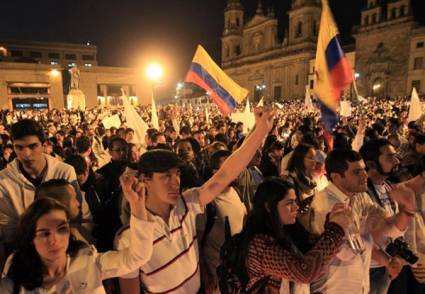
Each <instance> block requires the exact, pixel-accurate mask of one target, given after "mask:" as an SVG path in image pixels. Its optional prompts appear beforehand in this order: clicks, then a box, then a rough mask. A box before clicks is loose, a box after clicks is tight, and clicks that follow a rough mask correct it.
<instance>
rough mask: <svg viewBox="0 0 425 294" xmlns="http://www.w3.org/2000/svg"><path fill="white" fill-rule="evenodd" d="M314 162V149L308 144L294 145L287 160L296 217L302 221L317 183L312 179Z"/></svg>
mask: <svg viewBox="0 0 425 294" xmlns="http://www.w3.org/2000/svg"><path fill="white" fill-rule="evenodd" d="M316 164H317V163H316V150H315V149H314V147H313V146H312V145H308V144H299V145H298V146H297V147H295V149H294V152H293V153H292V156H291V158H290V159H289V162H288V176H287V180H288V181H290V182H291V183H292V184H293V185H294V189H295V195H296V197H297V204H298V206H299V215H298V217H300V218H302V219H303V223H304V218H305V217H306V215H307V213H308V211H309V209H310V204H311V201H312V200H313V196H314V193H315V192H316V186H317V184H316V182H315V180H314V179H313V171H314V170H315V167H316Z"/></svg>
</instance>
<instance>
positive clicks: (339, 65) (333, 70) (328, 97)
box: [314, 0, 353, 149]
mask: <svg viewBox="0 0 425 294" xmlns="http://www.w3.org/2000/svg"><path fill="white" fill-rule="evenodd" d="M352 81H353V71H352V68H351V65H350V63H349V62H348V59H347V58H346V56H345V55H344V52H343V51H342V48H341V45H340V43H339V40H338V28H337V26H336V24H335V21H334V19H333V16H332V12H331V10H330V8H329V4H328V0H322V16H321V19H320V29H319V37H318V39H317V51H316V63H315V83H314V92H315V94H316V95H317V97H318V98H319V102H320V109H321V114H322V122H323V124H324V129H325V132H326V133H327V134H325V137H326V135H327V136H328V139H329V140H331V138H332V137H331V134H332V131H333V128H334V127H335V126H336V124H337V123H338V120H339V119H338V115H337V113H336V110H337V108H338V107H339V104H340V99H341V94H342V91H343V90H345V89H346V88H348V87H349V85H350V84H351V82H352ZM329 140H327V141H328V148H329V147H330V148H329V149H332V142H330V141H329ZM330 145H331V146H330Z"/></svg>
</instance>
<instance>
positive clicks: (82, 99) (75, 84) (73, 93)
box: [66, 65, 86, 110]
mask: <svg viewBox="0 0 425 294" xmlns="http://www.w3.org/2000/svg"><path fill="white" fill-rule="evenodd" d="M69 72H70V74H71V85H70V90H69V93H68V95H67V96H66V104H67V105H66V106H67V109H71V108H75V109H80V110H85V109H86V96H85V95H84V93H83V91H81V90H80V70H79V69H78V67H77V66H76V65H75V66H74V67H72V68H71V69H70V70H69Z"/></svg>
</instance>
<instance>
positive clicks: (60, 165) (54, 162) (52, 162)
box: [44, 154, 74, 170]
mask: <svg viewBox="0 0 425 294" xmlns="http://www.w3.org/2000/svg"><path fill="white" fill-rule="evenodd" d="M44 156H45V157H46V159H47V166H48V168H51V169H53V170H55V169H60V170H73V169H74V168H73V167H72V166H71V165H69V164H68V163H65V162H63V161H62V160H60V159H58V158H56V157H53V156H50V155H47V154H45V155H44Z"/></svg>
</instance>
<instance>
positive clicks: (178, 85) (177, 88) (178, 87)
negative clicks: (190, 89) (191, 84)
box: [176, 82, 184, 91]
mask: <svg viewBox="0 0 425 294" xmlns="http://www.w3.org/2000/svg"><path fill="white" fill-rule="evenodd" d="M183 87H184V84H183V83H181V82H180V83H177V87H176V90H177V91H178V90H181V89H183Z"/></svg>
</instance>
